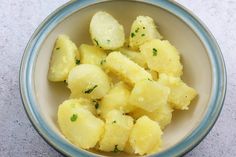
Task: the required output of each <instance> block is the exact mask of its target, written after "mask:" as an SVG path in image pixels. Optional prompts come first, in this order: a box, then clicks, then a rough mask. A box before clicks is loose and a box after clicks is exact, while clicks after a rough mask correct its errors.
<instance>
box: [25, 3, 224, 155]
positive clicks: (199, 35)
mask: <svg viewBox="0 0 236 157" xmlns="http://www.w3.org/2000/svg"><path fill="white" fill-rule="evenodd" d="M100 10H104V11H107V12H109V13H110V14H111V15H113V16H114V17H115V18H116V19H118V21H119V22H120V23H121V24H123V26H124V28H125V32H126V35H128V33H129V30H130V26H131V23H132V21H133V20H134V19H135V17H136V16H138V15H147V16H150V17H152V18H153V19H154V20H155V21H156V22H157V23H158V25H159V30H160V32H161V33H162V34H163V36H164V37H165V38H166V39H168V40H169V41H170V42H171V43H172V44H173V45H174V46H176V47H177V49H179V51H180V53H181V61H182V63H183V65H184V75H183V77H182V78H183V80H184V81H185V82H187V83H188V84H189V85H190V86H192V87H194V88H195V89H196V90H197V91H198V93H199V96H198V98H197V99H195V100H194V101H193V102H192V104H191V106H190V109H189V110H188V111H175V112H174V115H173V121H172V123H171V124H170V125H169V126H168V127H167V128H166V129H165V130H164V136H163V139H164V143H163V151H161V152H160V153H158V154H154V156H179V155H181V154H183V153H185V152H187V151H189V150H191V148H193V147H194V146H195V145H196V144H197V143H199V142H200V141H201V139H203V137H204V136H205V135H206V134H207V133H208V132H209V130H210V129H211V127H212V126H213V124H214V122H215V121H216V119H217V117H218V115H219V112H220V110H221V107H222V105H223V101H224V95H225V89H226V72H225V66H224V61H223V58H222V55H221V52H220V49H219V47H218V46H217V43H216V41H215V40H214V38H213V37H212V35H211V34H210V33H209V31H208V30H207V29H206V27H205V26H203V24H202V23H201V22H200V21H199V20H198V19H197V18H196V17H195V16H193V15H192V14H191V13H190V12H189V11H187V10H186V9H184V8H183V7H182V6H180V5H179V4H176V3H174V2H170V1H158V0H149V1H124V0H114V1H105V0H101V1H96V0H86V1H85V0H81V1H73V2H69V3H67V4H65V5H64V6H62V7H60V8H59V9H57V10H56V11H55V12H53V13H52V14H51V15H50V16H49V17H48V18H47V19H46V20H45V21H44V22H43V23H42V24H41V25H40V26H39V27H38V29H37V30H36V31H35V33H34V34H33V36H32V38H31V39H30V41H29V43H28V45H27V48H26V50H25V53H24V56H23V59H22V65H21V70H20V89H21V95H22V100H23V103H24V107H25V109H26V112H27V114H28V116H29V119H30V120H31V122H32V123H33V125H34V126H35V128H36V130H37V131H38V132H39V134H40V135H42V137H43V138H44V139H45V140H46V141H47V142H48V143H50V144H51V145H52V146H53V147H54V148H56V149H57V150H59V151H60V152H62V153H63V154H65V155H68V156H97V155H98V154H103V155H107V156H110V155H114V154H109V153H105V154H104V153H101V152H96V151H91V152H89V151H85V150H82V149H79V148H76V147H74V146H73V145H72V144H71V143H70V142H69V141H67V140H66V139H65V138H64V137H63V135H62V134H61V132H60V131H59V128H58V124H57V108H58V104H60V103H61V102H62V101H63V100H65V99H67V98H68V95H69V91H68V89H67V88H66V86H65V84H64V83H50V82H49V81H48V80H47V71H48V66H49V60H50V55H51V52H52V49H53V46H54V42H55V40H56V38H57V36H58V35H59V34H67V35H69V36H70V37H71V39H72V40H73V41H74V42H75V43H76V44H77V46H79V45H80V44H81V43H91V39H90V36H89V22H90V19H91V17H92V15H93V14H94V13H95V12H97V11H100ZM118 156H126V155H125V154H122V155H121V154H119V155H118Z"/></svg>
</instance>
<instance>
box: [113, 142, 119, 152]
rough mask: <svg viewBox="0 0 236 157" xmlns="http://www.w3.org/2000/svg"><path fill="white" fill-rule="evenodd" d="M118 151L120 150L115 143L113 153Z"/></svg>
mask: <svg viewBox="0 0 236 157" xmlns="http://www.w3.org/2000/svg"><path fill="white" fill-rule="evenodd" d="M119 151H120V150H119V149H118V145H117V144H116V145H115V147H114V150H113V152H114V153H117V152H119Z"/></svg>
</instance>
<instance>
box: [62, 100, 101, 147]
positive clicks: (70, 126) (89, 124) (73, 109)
mask: <svg viewBox="0 0 236 157" xmlns="http://www.w3.org/2000/svg"><path fill="white" fill-rule="evenodd" d="M57 116H58V124H59V127H60V129H61V131H62V133H63V135H64V136H65V137H66V138H67V139H68V140H69V141H71V142H72V143H73V144H75V145H76V146H77V147H80V148H83V149H89V148H93V147H94V146H95V145H96V144H97V142H98V141H99V140H100V138H101V136H102V134H103V132H104V122H103V121H102V120H100V119H98V118H96V117H95V116H94V115H93V114H92V113H91V112H90V111H89V110H87V109H86V108H85V107H83V105H80V104H79V103H78V101H77V100H67V101H65V102H63V103H62V104H61V105H60V106H59V109H58V115H57Z"/></svg>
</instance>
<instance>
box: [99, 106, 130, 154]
mask: <svg viewBox="0 0 236 157" xmlns="http://www.w3.org/2000/svg"><path fill="white" fill-rule="evenodd" d="M132 127H133V118H132V117H130V116H126V115H123V114H122V112H120V111H118V110H112V111H110V112H109V113H108V114H107V116H106V123H105V132H104V134H103V135H102V139H101V140H100V142H99V149H100V150H103V151H106V152H110V151H113V152H118V151H123V150H124V147H125V145H126V142H127V141H128V139H129V135H130V132H131V129H132Z"/></svg>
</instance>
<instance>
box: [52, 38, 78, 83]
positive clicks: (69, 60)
mask: <svg viewBox="0 0 236 157" xmlns="http://www.w3.org/2000/svg"><path fill="white" fill-rule="evenodd" d="M77 51H78V50H77V47H76V45H75V44H74V43H73V42H72V41H71V40H70V39H69V37H68V36H66V35H59V36H58V38H57V40H56V43H55V46H54V49H53V52H52V55H51V61H50V66H49V70H48V80H50V81H53V82H57V81H64V80H66V79H67V76H68V74H69V72H70V70H71V69H72V68H73V67H75V66H76V64H75V56H76V53H77Z"/></svg>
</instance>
